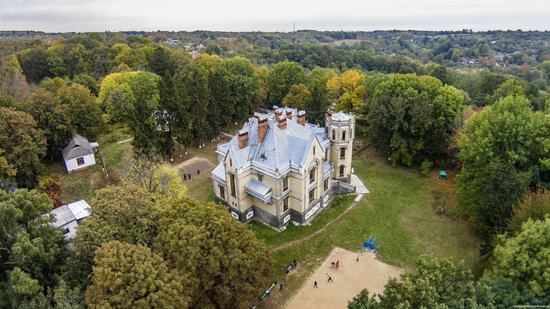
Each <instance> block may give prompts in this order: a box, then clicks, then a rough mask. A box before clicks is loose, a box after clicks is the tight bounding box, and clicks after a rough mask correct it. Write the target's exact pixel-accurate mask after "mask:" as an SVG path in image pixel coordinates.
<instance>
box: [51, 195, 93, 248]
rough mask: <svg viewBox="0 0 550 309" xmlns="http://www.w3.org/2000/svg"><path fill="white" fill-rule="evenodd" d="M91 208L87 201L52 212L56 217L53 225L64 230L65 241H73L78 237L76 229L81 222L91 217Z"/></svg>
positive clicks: (61, 207)
mask: <svg viewBox="0 0 550 309" xmlns="http://www.w3.org/2000/svg"><path fill="white" fill-rule="evenodd" d="M90 210H91V207H90V205H88V203H86V201H85V200H80V201H77V202H74V203H70V204H68V205H63V206H60V207H57V208H55V209H54V210H52V211H50V214H51V215H52V216H53V217H54V221H53V222H52V225H53V226H55V227H57V228H61V229H63V234H65V239H67V240H71V239H73V238H74V237H75V236H76V229H77V227H78V225H79V224H80V222H81V221H82V220H84V219H85V218H86V217H88V216H89V215H90Z"/></svg>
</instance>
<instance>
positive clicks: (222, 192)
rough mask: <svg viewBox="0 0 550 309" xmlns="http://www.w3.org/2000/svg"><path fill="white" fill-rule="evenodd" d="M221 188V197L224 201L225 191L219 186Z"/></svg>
mask: <svg viewBox="0 0 550 309" xmlns="http://www.w3.org/2000/svg"><path fill="white" fill-rule="evenodd" d="M219 188H220V197H221V198H222V200H225V189H224V188H223V187H222V186H219Z"/></svg>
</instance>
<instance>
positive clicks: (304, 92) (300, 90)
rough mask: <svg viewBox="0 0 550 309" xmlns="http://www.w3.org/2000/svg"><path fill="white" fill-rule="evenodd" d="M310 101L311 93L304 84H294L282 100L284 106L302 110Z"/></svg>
mask: <svg viewBox="0 0 550 309" xmlns="http://www.w3.org/2000/svg"><path fill="white" fill-rule="evenodd" d="M310 100H311V92H309V90H308V89H307V87H306V85H304V84H296V85H292V87H290V90H289V92H288V94H287V95H286V96H285V98H284V99H283V102H282V103H283V105H284V106H290V107H293V108H298V109H304V108H305V107H306V105H307V104H308V103H309V101H310Z"/></svg>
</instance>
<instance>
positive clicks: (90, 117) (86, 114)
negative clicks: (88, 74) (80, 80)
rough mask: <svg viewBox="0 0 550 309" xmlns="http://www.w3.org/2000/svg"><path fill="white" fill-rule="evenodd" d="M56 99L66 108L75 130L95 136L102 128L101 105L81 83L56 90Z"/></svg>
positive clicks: (90, 136)
mask: <svg viewBox="0 0 550 309" xmlns="http://www.w3.org/2000/svg"><path fill="white" fill-rule="evenodd" d="M57 96H58V99H59V101H60V102H61V104H62V105H63V106H65V107H66V109H67V116H68V118H69V121H70V123H71V125H72V128H73V129H74V130H75V132H77V133H79V134H82V135H84V136H86V137H88V138H95V137H97V135H98V134H99V133H100V132H101V129H102V128H103V119H102V118H101V107H100V106H99V104H98V103H97V102H96V98H95V97H94V96H93V95H92V94H91V93H90V91H89V90H88V89H87V88H85V87H84V86H82V85H78V84H75V85H72V86H68V87H64V88H62V89H61V90H60V91H59V92H58V95H57Z"/></svg>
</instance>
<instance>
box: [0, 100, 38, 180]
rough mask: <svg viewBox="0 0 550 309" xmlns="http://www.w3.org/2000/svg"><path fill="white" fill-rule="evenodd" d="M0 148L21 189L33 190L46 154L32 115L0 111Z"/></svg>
mask: <svg viewBox="0 0 550 309" xmlns="http://www.w3.org/2000/svg"><path fill="white" fill-rule="evenodd" d="M0 145H2V148H3V149H4V151H5V153H4V158H5V159H6V161H7V163H8V164H10V165H11V166H12V167H13V168H14V169H15V171H16V172H17V174H16V175H15V177H14V178H15V181H16V182H17V184H18V185H19V186H22V187H34V186H36V185H37V184H38V176H39V175H40V170H41V169H42V159H43V158H44V155H45V154H46V139H45V138H44V134H43V133H42V131H41V130H40V129H39V128H38V126H37V124H36V122H35V121H34V119H33V118H32V116H31V115H29V114H27V113H24V112H20V111H14V110H11V109H7V108H3V107H0Z"/></svg>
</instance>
